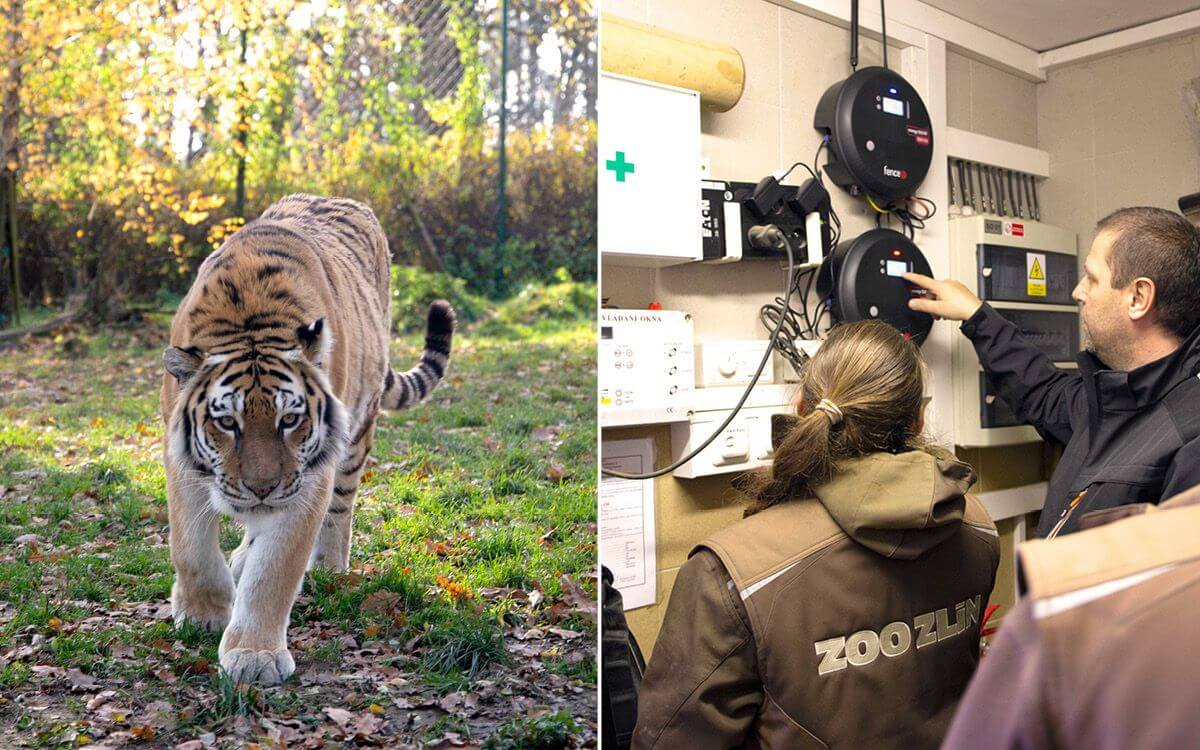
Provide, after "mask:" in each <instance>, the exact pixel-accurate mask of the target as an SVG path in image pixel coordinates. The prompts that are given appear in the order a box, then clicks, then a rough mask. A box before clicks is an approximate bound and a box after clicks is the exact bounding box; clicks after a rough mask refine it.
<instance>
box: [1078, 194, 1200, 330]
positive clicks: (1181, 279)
mask: <svg viewBox="0 0 1200 750" xmlns="http://www.w3.org/2000/svg"><path fill="white" fill-rule="evenodd" d="M1096 232H1097V233H1100V232H1109V233H1111V234H1113V235H1114V237H1113V241H1112V250H1111V251H1110V252H1109V254H1108V267H1109V269H1111V270H1112V285H1113V288H1114V289H1120V288H1122V287H1125V286H1128V285H1129V284H1130V283H1131V282H1132V281H1133V280H1134V279H1136V278H1138V277H1141V276H1145V277H1146V278H1148V279H1150V280H1151V281H1153V282H1154V289H1155V291H1156V292H1157V295H1156V298H1155V301H1154V312H1155V314H1156V316H1157V319H1158V323H1159V325H1161V326H1162V327H1163V328H1164V329H1166V330H1167V331H1169V332H1170V333H1173V334H1174V335H1176V336H1178V337H1179V338H1186V337H1187V335H1188V334H1190V333H1191V332H1192V331H1193V330H1195V329H1196V326H1197V325H1200V305H1197V304H1196V294H1197V292H1198V291H1200V230H1198V229H1197V228H1196V227H1195V226H1193V225H1192V223H1191V222H1189V221H1188V220H1187V219H1185V218H1184V217H1183V216H1181V215H1180V214H1177V213H1175V212H1174V211H1167V210H1165V209H1162V208H1153V207H1149V206H1136V207H1133V208H1122V209H1119V210H1117V211H1113V212H1112V213H1111V214H1109V215H1108V216H1105V217H1104V218H1103V219H1101V220H1100V222H1099V223H1098V224H1097V225H1096Z"/></svg>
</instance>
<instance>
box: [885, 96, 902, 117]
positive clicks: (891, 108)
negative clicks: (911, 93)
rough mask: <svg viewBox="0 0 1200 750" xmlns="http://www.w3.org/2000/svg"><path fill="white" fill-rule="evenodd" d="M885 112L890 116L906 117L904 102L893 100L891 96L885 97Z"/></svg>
mask: <svg viewBox="0 0 1200 750" xmlns="http://www.w3.org/2000/svg"><path fill="white" fill-rule="evenodd" d="M883 111H884V112H887V113H888V114H889V115H900V116H901V117H904V102H902V101H900V100H899V99H893V98H891V97H890V96H885V97H883Z"/></svg>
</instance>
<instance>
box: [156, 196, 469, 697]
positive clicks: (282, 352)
mask: <svg viewBox="0 0 1200 750" xmlns="http://www.w3.org/2000/svg"><path fill="white" fill-rule="evenodd" d="M389 257H390V256H389V252H388V244H387V238H386V237H385V235H384V232H383V229H382V227H381V226H380V224H379V221H378V220H377V219H376V218H375V214H374V213H373V212H372V211H371V209H369V208H368V207H367V206H365V205H363V204H362V203H359V202H357V201H353V200H347V199H335V198H322V197H316V196H311V195H290V196H288V197H285V198H283V199H281V200H280V201H278V202H277V203H275V204H273V205H272V206H270V207H269V208H268V209H267V210H266V211H265V212H264V213H263V214H262V215H261V216H260V217H259V218H258V219H256V220H254V221H251V222H249V223H247V224H246V225H245V226H243V227H241V228H240V229H238V230H237V231H236V232H235V233H233V234H232V235H231V236H230V237H229V238H228V239H227V240H226V241H225V242H224V243H223V244H222V245H221V246H220V247H219V248H218V249H217V250H215V251H214V252H212V253H211V254H210V255H209V256H208V257H207V258H205V260H204V262H203V263H202V264H201V265H200V268H199V269H198V270H197V276H196V279H195V281H194V282H193V284H192V286H191V289H190V290H189V291H188V293H187V295H186V296H185V297H184V299H183V301H182V302H181V304H180V306H179V308H178V310H177V311H176V313H175V316H174V319H173V320H172V323H171V330H170V346H169V347H167V348H166V349H165V350H164V352H163V368H164V370H165V372H164V373H163V381H162V392H161V407H162V416H163V420H164V424H165V433H164V434H165V439H164V441H163V442H164V447H163V464H164V468H165V473H166V479H167V507H168V523H169V529H170V531H169V534H170V538H169V544H170V553H171V562H172V565H173V567H174V573H175V579H174V582H173V584H172V589H171V607H172V615H173V617H174V620H175V622H176V624H177V625H182V624H183V623H184V622H191V623H194V624H196V625H199V626H200V627H203V628H205V629H207V630H210V631H215V632H221V633H222V635H221V640H220V647H219V649H218V654H219V657H220V665H221V667H222V669H224V670H225V671H226V672H227V673H228V675H229V676H230V678H232V679H233V680H234V681H235V682H238V683H260V684H276V683H280V682H283V681H284V680H286V679H287V678H288V677H289V676H290V675H291V674H292V672H293V671H294V670H295V661H294V660H293V658H292V655H291V653H290V651H289V650H288V647H287V625H288V619H289V617H290V613H291V609H292V605H293V604H294V602H295V599H296V597H297V595H298V594H299V592H300V588H301V586H302V584H303V579H304V575H305V572H306V571H307V570H309V569H311V568H313V567H314V566H322V567H325V568H328V569H331V570H333V571H344V570H346V569H347V567H348V566H349V562H350V535H351V521H352V515H353V510H354V498H355V493H356V492H357V490H358V485H359V481H360V480H361V478H362V473H363V467H364V466H365V464H366V462H367V457H368V455H369V454H370V452H371V445H372V442H373V440H374V436H375V423H376V419H377V417H378V416H379V412H380V410H396V409H403V408H405V407H408V406H411V405H413V404H415V403H417V402H419V401H421V400H422V399H424V398H426V397H427V396H428V395H429V393H430V392H431V391H432V390H433V389H434V387H435V386H436V385H437V384H438V383H439V381H441V380H442V379H443V376H444V375H445V373H446V368H447V367H448V365H449V363H450V348H451V341H452V338H453V335H454V328H455V316H454V310H453V309H452V308H451V307H450V305H449V304H448V303H447V302H445V301H444V300H438V301H436V302H434V303H433V304H431V305H430V307H429V311H428V317H427V321H426V332H425V345H424V351H423V352H422V354H421V357H420V360H419V362H418V363H417V364H416V366H415V367H413V368H412V369H410V370H408V371H407V372H403V373H396V372H395V371H393V370H392V368H391V367H390V365H389V363H388V343H389V340H390V336H389V332H390V324H391V310H390V303H391V293H390V288H389V287H390V283H389V282H390V269H389ZM222 516H226V517H231V518H233V519H234V520H235V521H237V522H238V523H239V524H240V525H241V526H242V527H243V528H244V535H243V537H242V541H241V544H240V545H239V546H238V547H237V548H236V549H235V550H234V551H233V552H232V553H231V555H230V557H229V561H228V563H227V562H226V560H225V557H224V555H223V554H222V552H221V548H220V545H219V541H218V532H219V528H220V519H221V517H222Z"/></svg>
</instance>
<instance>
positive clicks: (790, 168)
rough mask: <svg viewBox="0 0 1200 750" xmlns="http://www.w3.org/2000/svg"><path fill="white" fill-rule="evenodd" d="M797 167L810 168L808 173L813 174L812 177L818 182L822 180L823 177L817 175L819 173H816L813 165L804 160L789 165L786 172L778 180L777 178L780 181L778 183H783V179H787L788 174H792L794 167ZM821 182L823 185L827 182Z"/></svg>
mask: <svg viewBox="0 0 1200 750" xmlns="http://www.w3.org/2000/svg"><path fill="white" fill-rule="evenodd" d="M796 167H804V168H805V169H807V170H808V173H809V174H810V175H812V178H813V179H814V180H816V181H817V182H821V178H820V177H818V176H817V173H816V172H814V171H813V170H812V167H810V166H808V165H807V164H805V163H804V162H802V161H798V162H796V163H795V164H793V165H792V166H790V167H788V168H787V171H786V172H784V173H783V176H782V177H780V178H779V179H778V180H776V182H778V183H781V184H782V183H783V181H784V180H786V179H787V177H788V175H790V174H791V173H792V170H793V169H795V168H796ZM821 184H822V185H824V184H825V183H824V182H821Z"/></svg>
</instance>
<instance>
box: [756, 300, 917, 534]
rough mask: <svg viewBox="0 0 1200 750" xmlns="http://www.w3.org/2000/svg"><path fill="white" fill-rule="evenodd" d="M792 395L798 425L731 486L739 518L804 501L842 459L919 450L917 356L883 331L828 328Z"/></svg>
mask: <svg viewBox="0 0 1200 750" xmlns="http://www.w3.org/2000/svg"><path fill="white" fill-rule="evenodd" d="M800 391H801V393H800V400H799V403H798V405H797V413H798V419H796V421H795V424H794V426H793V427H791V428H790V430H789V431H788V432H787V434H785V435H784V436H783V438H782V439H781V440H780V441H779V444H778V445H777V446H776V447H775V460H774V462H773V464H772V466H771V468H770V469H769V470H767V471H763V472H759V473H756V474H751V475H748V476H746V477H744V478H743V479H742V480H741V481H740V482H739V483H738V485H737V486H738V488H739V489H740V490H741V491H742V492H744V493H746V494H747V495H749V496H750V498H751V499H752V501H753V504H752V505H751V507H750V508H749V509H748V510H747V511H746V515H752V514H753V513H757V512H758V511H760V510H763V509H765V508H768V507H770V506H772V505H775V504H777V503H781V502H785V501H787V500H791V499H793V498H798V497H805V496H809V495H811V494H812V492H813V490H814V489H815V488H816V487H818V486H820V485H822V484H824V483H825V482H828V481H829V480H830V479H832V478H833V475H834V472H836V471H837V466H838V464H839V463H840V462H841V461H844V460H846V459H848V458H852V457H854V456H859V455H865V454H867V453H875V452H880V451H889V452H893V453H895V452H900V451H903V450H911V449H916V448H920V447H921V441H920V434H919V433H920V429H919V424H920V421H921V420H920V413H921V402H922V398H923V396H924V383H923V379H922V374H921V355H920V350H919V349H917V347H916V345H915V344H913V343H912V342H911V341H909V340H908V339H905V338H904V337H903V336H901V334H900V332H899V331H897V330H896V329H895V328H892V327H891V326H888V325H886V324H884V323H880V322H878V321H867V322H862V323H851V324H848V325H843V326H838V327H837V328H835V329H834V330H833V331H831V332H830V334H829V337H828V338H827V339H826V340H825V342H824V343H823V344H822V345H821V348H820V349H819V350H818V351H817V353H816V355H815V356H814V357H813V358H812V359H811V360H810V361H809V362H808V365H807V366H806V367H805V368H804V372H803V373H802V375H801V384H800Z"/></svg>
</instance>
